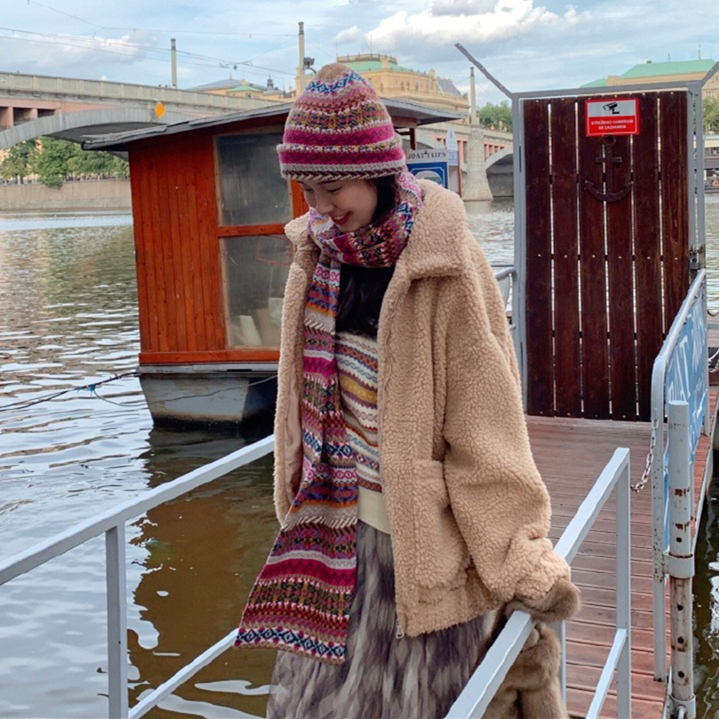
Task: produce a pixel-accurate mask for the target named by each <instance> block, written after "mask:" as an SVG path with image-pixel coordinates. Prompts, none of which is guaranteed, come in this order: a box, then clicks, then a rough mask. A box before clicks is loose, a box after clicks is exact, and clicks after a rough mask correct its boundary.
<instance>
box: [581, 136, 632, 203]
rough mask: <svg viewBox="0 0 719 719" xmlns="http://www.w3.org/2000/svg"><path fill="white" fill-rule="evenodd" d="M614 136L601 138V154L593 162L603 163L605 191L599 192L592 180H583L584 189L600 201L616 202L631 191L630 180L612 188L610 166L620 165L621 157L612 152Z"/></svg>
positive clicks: (614, 141)
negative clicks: (621, 185) (616, 188)
mask: <svg viewBox="0 0 719 719" xmlns="http://www.w3.org/2000/svg"><path fill="white" fill-rule="evenodd" d="M616 141H617V140H616V138H615V137H614V136H613V135H606V136H605V137H603V138H602V145H603V146H604V152H603V155H600V156H599V157H597V158H596V160H595V162H597V163H598V164H600V165H604V187H605V191H604V192H601V191H600V190H598V189H597V188H596V187H595V186H594V183H593V182H590V181H589V180H585V181H584V189H585V190H586V191H587V192H589V193H590V194H591V195H592V196H593V197H596V198H597V199H598V200H599V201H600V202H617V200H621V199H622V198H623V197H626V196H627V195H628V194H629V193H630V192H631V191H632V185H633V184H634V183H633V182H632V181H631V180H630V181H629V182H626V183H624V187H622V188H621V189H618V190H615V189H614V182H613V179H614V178H613V173H612V168H613V167H615V166H617V165H621V164H622V162H623V158H622V157H620V156H619V155H613V154H612V148H613V147H614V145H615V143H616Z"/></svg>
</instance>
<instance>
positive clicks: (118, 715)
mask: <svg viewBox="0 0 719 719" xmlns="http://www.w3.org/2000/svg"><path fill="white" fill-rule="evenodd" d="M105 551H106V554H107V564H106V568H105V573H106V580H107V681H108V696H109V706H108V716H109V717H110V719H127V716H128V711H129V709H128V701H127V594H126V592H127V590H126V581H125V576H126V575H125V523H124V522H123V523H121V524H118V525H117V526H115V527H112V528H111V529H108V530H107V532H105Z"/></svg>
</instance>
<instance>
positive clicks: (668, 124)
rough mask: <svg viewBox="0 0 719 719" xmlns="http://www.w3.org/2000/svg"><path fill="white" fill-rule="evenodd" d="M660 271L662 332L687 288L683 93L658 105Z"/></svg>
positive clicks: (670, 95)
mask: <svg viewBox="0 0 719 719" xmlns="http://www.w3.org/2000/svg"><path fill="white" fill-rule="evenodd" d="M659 131H660V136H661V139H660V159H661V198H662V204H661V207H662V254H663V267H664V295H665V303H664V304H665V310H664V331H665V332H667V331H668V330H669V327H670V326H671V323H672V320H673V319H674V317H675V315H676V313H677V312H678V311H679V308H680V307H681V304H682V302H683V301H684V297H685V295H686V293H687V289H688V288H689V227H688V218H689V205H688V203H689V199H688V193H689V189H688V178H687V163H688V158H687V153H688V149H687V93H686V92H679V91H675V92H668V93H663V94H662V95H661V97H660V101H659Z"/></svg>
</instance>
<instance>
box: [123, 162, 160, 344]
mask: <svg viewBox="0 0 719 719" xmlns="http://www.w3.org/2000/svg"><path fill="white" fill-rule="evenodd" d="M131 158H132V168H133V169H132V175H131V177H130V192H131V196H132V215H133V224H134V242H135V275H136V278H137V300H138V302H137V303H138V318H139V324H140V347H141V348H142V349H149V348H152V347H153V346H155V344H153V335H154V336H155V338H156V336H157V322H156V318H155V321H153V317H152V316H151V315H150V312H149V311H148V309H149V306H150V299H149V295H150V288H149V287H148V276H149V275H150V274H152V269H151V264H152V261H153V253H152V252H151V251H150V248H149V247H148V243H149V242H150V240H151V233H150V218H149V217H148V215H147V213H146V212H143V207H144V205H143V201H142V198H143V195H144V185H145V184H146V180H147V172H146V171H145V169H144V167H143V158H142V156H140V157H138V158H137V159H135V157H134V156H132V155H131ZM155 341H156V340H155Z"/></svg>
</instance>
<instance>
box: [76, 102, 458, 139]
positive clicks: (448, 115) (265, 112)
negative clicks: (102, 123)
mask: <svg viewBox="0 0 719 719" xmlns="http://www.w3.org/2000/svg"><path fill="white" fill-rule="evenodd" d="M383 102H384V104H385V105H386V107H387V110H388V111H389V114H390V115H391V116H392V118H393V119H394V118H399V117H402V118H408V119H410V120H414V121H415V122H416V123H417V125H429V124H432V123H435V122H447V121H450V120H462V119H464V118H465V117H466V113H464V112H452V111H449V110H441V109H438V108H434V107H428V106H427V105H421V104H419V103H417V102H410V101H407V100H394V99H390V98H387V99H383ZM291 107H292V103H281V104H278V103H273V104H272V105H269V106H267V107H261V108H257V109H253V110H242V111H240V112H233V113H228V114H224V115H219V116H214V117H200V118H195V119H193V120H185V121H184V122H177V123H173V124H171V125H153V126H152V127H145V128H142V129H140V130H130V131H129V132H118V133H114V134H111V135H98V136H97V137H95V138H93V139H92V140H86V141H85V142H83V143H82V146H83V148H84V149H86V150H114V151H124V150H127V149H128V147H129V146H130V145H132V144H133V143H135V142H139V141H140V140H147V139H150V138H153V137H167V136H169V135H175V134H179V133H184V132H191V131H193V130H198V129H201V128H208V127H222V125H229V124H231V123H236V122H240V121H242V120H253V119H256V118H262V117H267V118H270V117H275V118H277V119H278V121H281V122H284V118H285V117H286V116H287V114H288V113H289V111H290V108H291Z"/></svg>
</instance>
